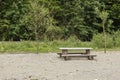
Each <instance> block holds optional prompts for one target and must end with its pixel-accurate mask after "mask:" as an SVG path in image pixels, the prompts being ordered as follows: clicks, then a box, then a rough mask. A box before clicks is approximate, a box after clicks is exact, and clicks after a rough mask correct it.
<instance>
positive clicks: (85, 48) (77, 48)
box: [59, 47, 93, 50]
mask: <svg viewBox="0 0 120 80" xmlns="http://www.w3.org/2000/svg"><path fill="white" fill-rule="evenodd" d="M59 49H60V50H90V49H93V48H87V47H74V48H67V47H62V48H59Z"/></svg>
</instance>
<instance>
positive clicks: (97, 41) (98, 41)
mask: <svg viewBox="0 0 120 80" xmlns="http://www.w3.org/2000/svg"><path fill="white" fill-rule="evenodd" d="M92 43H93V46H94V47H95V48H96V49H98V48H104V36H103V34H102V33H101V34H96V35H94V36H93V39H92ZM113 46H114V43H113V35H110V34H107V35H106V47H107V48H113Z"/></svg>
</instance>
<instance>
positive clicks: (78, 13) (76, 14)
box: [0, 0, 120, 41]
mask: <svg viewBox="0 0 120 80" xmlns="http://www.w3.org/2000/svg"><path fill="white" fill-rule="evenodd" d="M103 22H104V27H105V31H106V33H107V35H109V36H113V37H112V39H113V40H115V39H117V37H119V36H120V0H0V41H21V40H24V41H27V40H30V41H34V40H36V39H38V40H41V41H44V40H48V41H53V40H67V39H69V38H70V37H71V36H74V37H76V38H77V39H79V40H80V41H91V40H92V39H93V38H94V36H95V35H101V34H102V33H103V27H102V23H103ZM119 40H120V39H119Z"/></svg>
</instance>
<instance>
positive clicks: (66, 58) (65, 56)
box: [62, 54, 97, 60]
mask: <svg viewBox="0 0 120 80" xmlns="http://www.w3.org/2000/svg"><path fill="white" fill-rule="evenodd" d="M96 56H97V55H90V54H89V55H88V54H86V55H83V54H63V55H62V57H63V58H64V60H68V58H69V57H87V58H88V59H89V60H93V59H94V57H96Z"/></svg>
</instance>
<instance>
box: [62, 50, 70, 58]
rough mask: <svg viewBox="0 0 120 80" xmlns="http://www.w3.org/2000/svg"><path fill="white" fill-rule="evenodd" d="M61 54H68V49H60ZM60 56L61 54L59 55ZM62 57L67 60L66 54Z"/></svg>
mask: <svg viewBox="0 0 120 80" xmlns="http://www.w3.org/2000/svg"><path fill="white" fill-rule="evenodd" d="M62 54H68V50H62ZM61 57H62V55H61ZM64 59H65V60H67V59H68V57H67V56H66V57H64Z"/></svg>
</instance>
